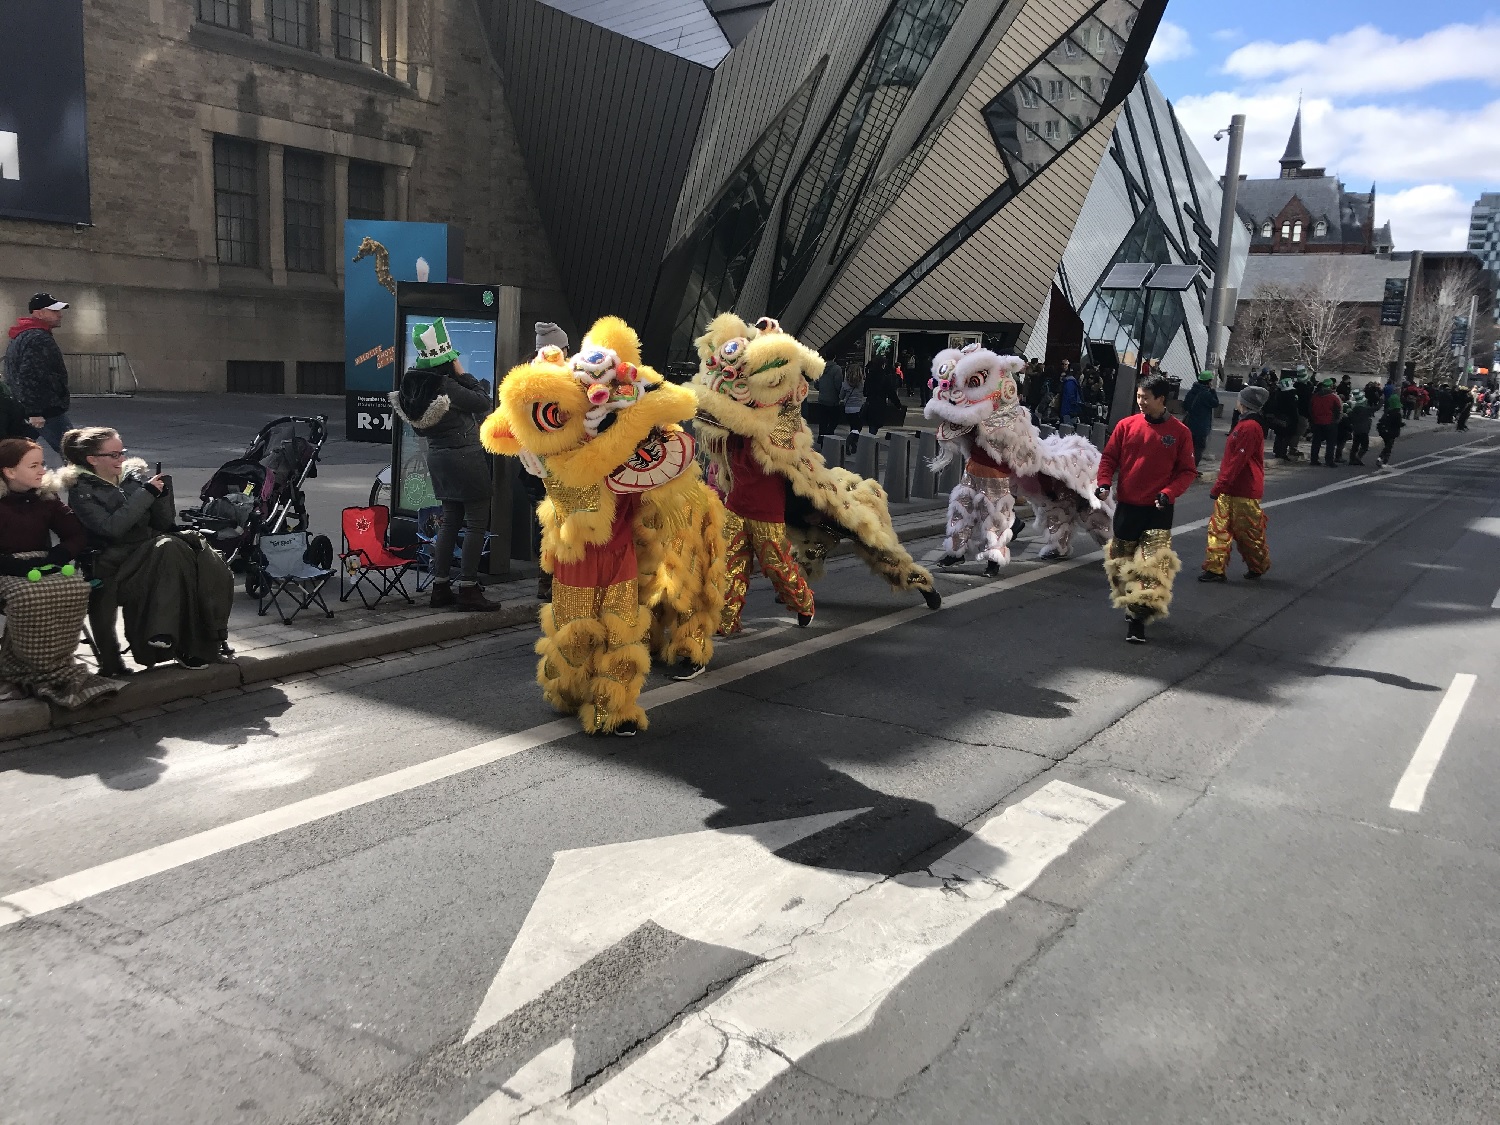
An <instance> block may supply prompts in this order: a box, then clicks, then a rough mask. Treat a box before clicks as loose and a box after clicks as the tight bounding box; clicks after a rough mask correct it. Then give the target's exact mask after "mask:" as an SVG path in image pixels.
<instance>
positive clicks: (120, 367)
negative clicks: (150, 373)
mask: <svg viewBox="0 0 1500 1125" xmlns="http://www.w3.org/2000/svg"><path fill="white" fill-rule="evenodd" d="M63 362H64V363H66V364H67V365H68V391H69V393H70V394H72V395H74V396H75V397H79V398H89V397H94V396H107V395H113V396H124V397H129V396H131V395H133V394H135V393H136V392H137V391H138V390H140V389H141V384H140V380H139V379H137V378H136V376H135V368H134V367H133V366H132V365H131V363H130V357H129V356H127V355H126V354H125V353H124V352H67V353H64V355H63Z"/></svg>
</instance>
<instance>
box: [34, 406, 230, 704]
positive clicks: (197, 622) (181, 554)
mask: <svg viewBox="0 0 1500 1125" xmlns="http://www.w3.org/2000/svg"><path fill="white" fill-rule="evenodd" d="M62 455H63V459H64V460H65V461H67V463H68V464H67V467H66V468H64V469H63V471H62V473H61V474H60V479H61V480H62V482H63V484H64V485H65V487H67V488H68V489H69V499H70V500H71V501H72V505H73V510H74V511H75V512H77V513H78V518H79V520H81V521H82V523H83V526H84V527H85V528H87V529H88V533H89V537H90V539H91V541H92V545H93V546H95V547H97V548H98V549H99V554H98V558H97V559H96V560H95V562H94V577H95V578H97V579H100V580H101V582H102V585H101V587H100V588H99V590H98V591H97V592H96V594H95V596H94V602H93V606H92V608H91V610H90V621H91V622H92V623H93V626H94V642H95V644H97V645H98V646H99V667H100V670H101V671H103V672H104V673H105V674H106V675H119V674H123V673H125V671H126V669H125V666H124V661H123V660H122V659H121V657H120V651H119V641H118V640H117V639H116V637H115V616H116V611H117V610H118V609H122V610H124V612H125V640H126V642H127V643H128V644H129V645H130V653H131V656H133V657H134V658H135V661H136V663H137V664H142V665H144V666H145V667H147V668H149V667H151V666H152V665H153V664H159V663H161V662H162V661H165V660H174V659H175V660H177V661H178V662H179V663H182V664H185V665H187V666H188V667H190V668H197V667H201V666H202V665H204V664H207V663H208V662H209V661H211V660H213V659H214V658H215V657H217V656H219V655H221V654H222V653H223V652H224V651H225V644H226V641H227V639H228V636H229V609H230V606H231V605H232V604H233V598H234V576H233V575H232V574H230V572H229V567H227V566H226V565H225V564H224V560H223V559H222V558H220V557H219V553H218V552H217V551H215V550H214V549H213V548H212V547H210V546H209V545H208V544H207V543H205V542H204V540H203V539H202V537H201V536H199V535H198V534H197V533H196V532H192V531H178V530H177V529H176V509H175V507H174V505H173V502H172V480H171V478H170V477H165V476H162V475H161V474H160V473H159V472H158V473H157V474H156V475H154V476H147V469H146V462H145V461H142V460H141V459H139V458H131V457H130V456H129V450H127V449H126V448H125V443H124V442H123V441H122V440H121V439H120V435H119V433H118V432H116V431H115V430H111V429H109V428H107V427H105V426H89V427H86V428H84V429H81V430H69V431H68V432H67V433H65V434H64V435H63V440H62ZM158 468H160V466H158Z"/></svg>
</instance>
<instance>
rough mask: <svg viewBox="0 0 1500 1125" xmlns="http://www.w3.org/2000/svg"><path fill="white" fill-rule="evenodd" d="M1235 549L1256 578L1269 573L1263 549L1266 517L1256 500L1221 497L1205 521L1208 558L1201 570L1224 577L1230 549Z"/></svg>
mask: <svg viewBox="0 0 1500 1125" xmlns="http://www.w3.org/2000/svg"><path fill="white" fill-rule="evenodd" d="M1232 546H1238V547H1239V549H1240V557H1241V558H1243V559H1244V560H1245V565H1246V566H1247V567H1249V568H1250V570H1251V571H1252V572H1253V573H1255V574H1264V573H1265V572H1266V571H1268V570H1270V569H1271V549H1270V547H1268V546H1267V545H1266V513H1265V512H1264V511H1262V510H1261V506H1260V501H1259V500H1251V499H1249V498H1247V497H1244V496H1220V497H1218V498H1217V499H1215V500H1214V511H1213V515H1211V516H1209V518H1208V556H1207V557H1206V558H1205V559H1204V560H1203V569H1204V570H1206V571H1209V572H1210V573H1212V574H1223V573H1224V572H1225V571H1226V570H1228V569H1229V549H1230V547H1232Z"/></svg>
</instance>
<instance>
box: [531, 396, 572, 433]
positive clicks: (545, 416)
mask: <svg viewBox="0 0 1500 1125" xmlns="http://www.w3.org/2000/svg"><path fill="white" fill-rule="evenodd" d="M531 421H532V424H533V425H535V426H536V428H537V429H539V430H541V431H542V433H544V434H555V433H556V432H557V431H558V430H560V429H562V428H563V427H564V426H566V425H567V424H568V416H567V414H565V413H564V412H563V408H562V407H561V406H559V405H557V403H555V402H534V403H532V404H531Z"/></svg>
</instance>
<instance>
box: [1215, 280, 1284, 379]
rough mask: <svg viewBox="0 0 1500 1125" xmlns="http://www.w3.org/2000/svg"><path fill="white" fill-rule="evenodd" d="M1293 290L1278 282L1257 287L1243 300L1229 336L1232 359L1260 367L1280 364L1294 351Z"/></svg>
mask: <svg viewBox="0 0 1500 1125" xmlns="http://www.w3.org/2000/svg"><path fill="white" fill-rule="evenodd" d="M1292 304H1293V293H1292V290H1291V289H1289V288H1287V287H1286V286H1285V285H1282V284H1280V283H1279V282H1269V281H1268V282H1264V283H1262V284H1261V285H1259V286H1257V287H1256V290H1255V297H1254V299H1253V300H1249V301H1245V302H1243V303H1241V305H1240V307H1239V309H1238V310H1237V312H1236V317H1235V324H1234V333H1233V335H1232V336H1231V337H1230V340H1229V356H1228V358H1229V362H1230V363H1235V364H1244V365H1245V366H1246V367H1249V368H1251V369H1255V370H1258V369H1259V368H1262V367H1279V366H1280V365H1281V364H1282V363H1283V362H1285V361H1286V360H1287V359H1288V358H1289V357H1290V356H1291V354H1292V337H1291V328H1292Z"/></svg>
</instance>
